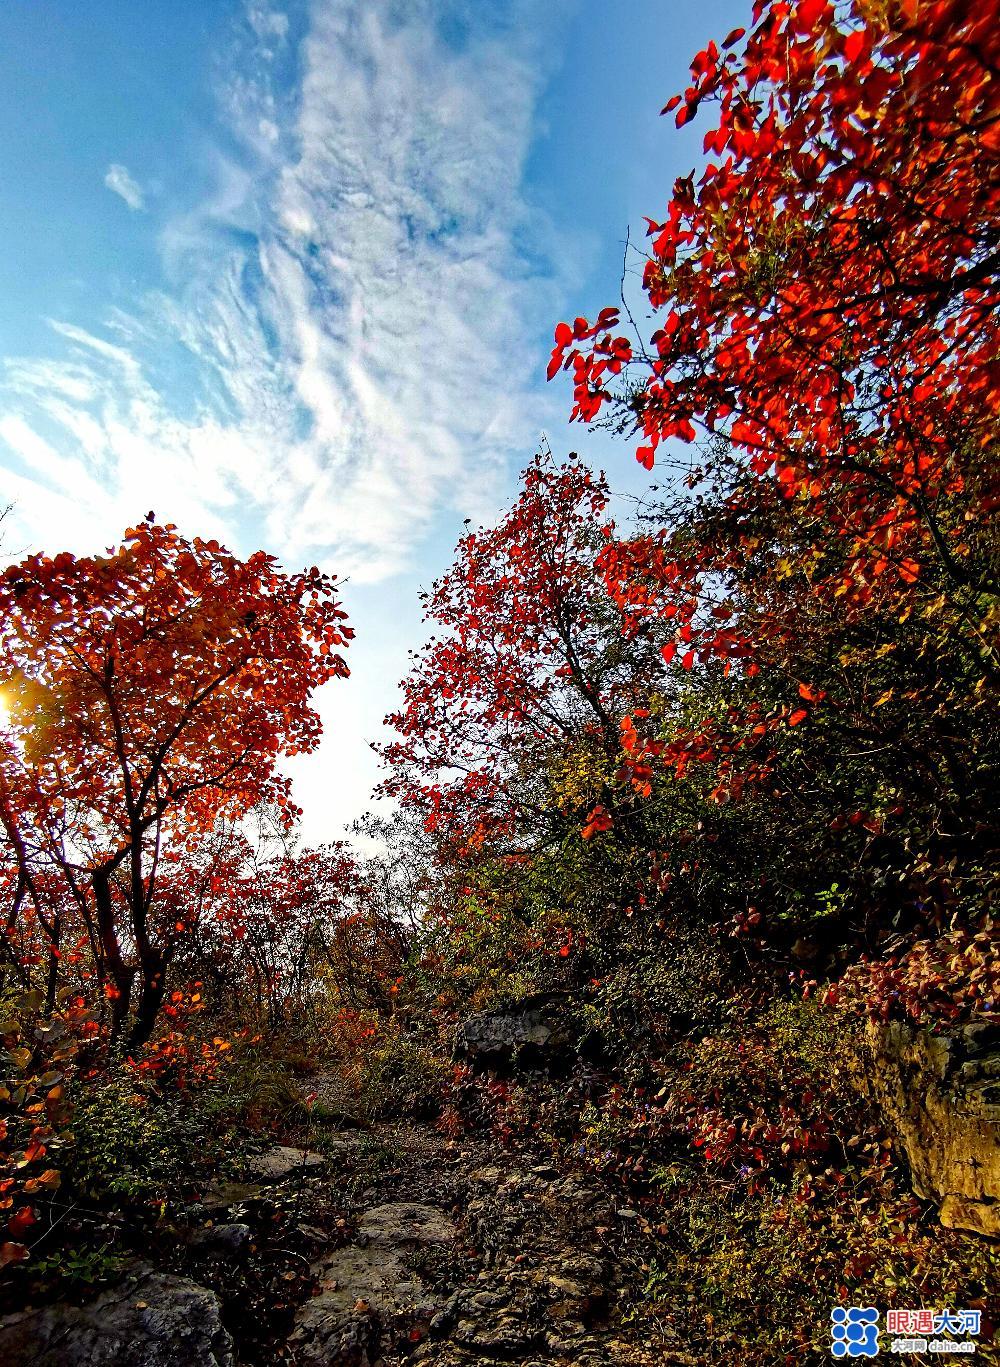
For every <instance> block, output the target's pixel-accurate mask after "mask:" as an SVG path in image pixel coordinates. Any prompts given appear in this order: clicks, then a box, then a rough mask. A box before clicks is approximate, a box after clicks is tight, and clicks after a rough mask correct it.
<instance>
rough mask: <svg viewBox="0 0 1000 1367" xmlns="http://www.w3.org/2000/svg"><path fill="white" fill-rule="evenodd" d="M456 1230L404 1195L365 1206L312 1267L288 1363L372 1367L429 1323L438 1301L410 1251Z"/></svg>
mask: <svg viewBox="0 0 1000 1367" xmlns="http://www.w3.org/2000/svg"><path fill="white" fill-rule="evenodd" d="M456 1232H457V1231H456V1229H455V1226H454V1225H453V1224H452V1222H451V1221H450V1220H449V1219H448V1218H447V1217H446V1216H445V1215H443V1214H442V1212H441V1211H440V1210H438V1209H436V1208H435V1207H434V1206H427V1205H421V1204H418V1203H416V1202H409V1201H403V1202H393V1203H391V1204H388V1205H382V1206H375V1207H373V1208H372V1209H371V1210H368V1211H366V1212H365V1213H364V1214H363V1215H362V1216H361V1219H360V1222H359V1224H358V1231H357V1240H356V1243H355V1244H352V1245H350V1246H348V1247H346V1248H338V1249H336V1250H335V1251H334V1252H333V1253H331V1254H329V1255H328V1256H327V1257H326V1258H324V1259H323V1261H322V1262H321V1263H319V1264H317V1266H316V1267H315V1268H314V1269H313V1270H314V1272H315V1273H316V1275H317V1277H318V1279H319V1288H318V1293H317V1294H316V1295H315V1296H313V1298H312V1299H311V1300H310V1301H308V1302H307V1303H306V1304H305V1305H304V1306H302V1307H301V1308H300V1310H299V1311H298V1313H297V1314H296V1316H295V1324H294V1328H293V1330H292V1334H291V1337H290V1339H289V1346H290V1347H291V1348H292V1350H293V1354H294V1361H295V1362H296V1363H299V1364H302V1367H325V1365H326V1364H328V1363H342V1364H344V1365H345V1367H371V1364H373V1363H375V1362H380V1361H381V1360H382V1355H383V1353H384V1352H385V1351H387V1350H388V1349H389V1348H391V1347H392V1346H394V1344H395V1343H397V1342H405V1341H406V1340H407V1338H408V1335H409V1334H410V1332H411V1331H412V1330H413V1329H414V1328H415V1327H418V1326H420V1325H424V1326H426V1325H427V1324H429V1323H430V1321H431V1320H432V1319H433V1317H434V1315H435V1314H436V1312H437V1310H438V1308H439V1306H438V1302H437V1301H436V1300H435V1298H434V1297H433V1296H432V1295H431V1294H430V1293H429V1292H428V1290H427V1288H426V1287H425V1286H424V1283H423V1282H422V1280H421V1279H420V1276H419V1275H418V1273H417V1272H416V1271H415V1270H414V1269H413V1267H412V1261H413V1257H414V1255H415V1254H419V1253H420V1252H422V1251H425V1250H427V1249H429V1248H431V1247H433V1246H434V1245H445V1244H448V1243H450V1242H451V1241H452V1240H453V1239H454V1238H455V1234H456ZM410 1346H412V1344H411V1345H410Z"/></svg>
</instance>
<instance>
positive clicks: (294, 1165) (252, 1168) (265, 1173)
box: [246, 1144, 326, 1182]
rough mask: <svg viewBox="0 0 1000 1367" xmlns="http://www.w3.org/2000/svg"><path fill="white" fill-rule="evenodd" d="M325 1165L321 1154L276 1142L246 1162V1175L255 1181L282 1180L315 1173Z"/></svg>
mask: <svg viewBox="0 0 1000 1367" xmlns="http://www.w3.org/2000/svg"><path fill="white" fill-rule="evenodd" d="M325 1166H326V1160H325V1159H324V1157H323V1155H322V1154H319V1153H310V1152H308V1150H303V1149H295V1148H292V1147H290V1146H289V1145H287V1144H278V1145H276V1146H275V1147H274V1148H273V1149H268V1150H267V1151H266V1153H258V1154H256V1155H255V1156H254V1157H253V1158H251V1159H250V1160H249V1161H248V1162H247V1164H246V1171H247V1175H248V1176H249V1177H250V1178H251V1180H255V1181H257V1182H284V1181H285V1180H286V1179H287V1178H289V1177H298V1176H300V1175H301V1174H303V1173H307V1172H308V1173H315V1172H317V1171H318V1170H319V1169H320V1168H323V1167H325Z"/></svg>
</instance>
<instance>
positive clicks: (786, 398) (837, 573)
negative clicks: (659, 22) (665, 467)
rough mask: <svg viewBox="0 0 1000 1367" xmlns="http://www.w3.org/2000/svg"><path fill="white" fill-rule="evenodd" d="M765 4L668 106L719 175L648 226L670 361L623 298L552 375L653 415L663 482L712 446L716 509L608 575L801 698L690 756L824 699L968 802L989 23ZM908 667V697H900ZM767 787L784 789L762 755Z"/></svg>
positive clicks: (991, 198) (696, 643)
mask: <svg viewBox="0 0 1000 1367" xmlns="http://www.w3.org/2000/svg"><path fill="white" fill-rule="evenodd" d="M753 15H754V27H753V30H752V32H751V33H750V34H749V35H748V36H745V35H744V33H743V30H737V31H735V32H734V33H733V34H731V35H730V36H729V38H728V39H727V40H726V41H725V43H723V44H722V46H721V48H720V47H719V46H718V45H717V44H715V43H711V44H709V46H708V47H707V48H706V49H705V50H704V51H702V52H700V53H699V54H698V55H697V57H696V58H695V60H694V62H693V63H692V83H691V85H690V86H689V88H688V89H687V90H686V91H685V92H684V94H683V95H682V96H676V97H675V98H674V99H672V100H671V101H670V103H669V104H668V105H667V110H675V109H676V110H677V111H678V112H677V123H678V125H682V124H685V123H687V122H688V121H689V120H690V119H692V118H693V117H694V116H695V114H696V113H697V112H698V111H699V110H703V109H705V108H708V107H714V108H715V109H716V111H717V118H716V119H715V120H714V121H713V124H712V126H711V127H710V128H709V130H708V132H707V133H706V135H705V141H704V147H705V153H706V157H707V158H708V160H707V163H706V165H705V166H704V169H703V171H702V173H701V174H700V176H699V177H698V178H697V180H696V179H695V175H694V174H692V175H690V176H685V177H681V178H680V179H678V180H677V181H676V183H675V185H674V190H673V195H672V197H671V199H670V202H669V204H668V206H667V209H666V212H665V214H663V215H662V216H661V217H660V218H658V219H657V220H650V226H649V232H650V237H651V239H652V246H651V251H650V255H649V257H648V259H647V260H646V262H645V268H644V276H643V284H644V289H645V292H646V295H647V298H648V301H649V303H650V305H651V306H652V308H653V310H654V312H655V313H656V314H657V315H658V323H659V325H658V327H657V328H656V331H655V332H654V333H653V334H652V337H651V338H650V341H649V346H648V349H645V350H644V349H641V344H640V347H639V348H638V349H637V348H636V347H634V346H633V345H632V344H631V343H630V342H629V341H628V339H627V338H624V337H617V336H615V335H614V329H615V327H616V326H617V323H618V313H617V311H616V310H604V312H603V313H602V314H601V315H600V316H599V317H598V319H597V321H596V323H595V324H593V325H591V323H590V322H588V320H587V319H585V318H578V319H577V320H576V322H575V323H574V324H573V325H572V326H570V325H569V324H566V323H560V324H559V326H558V327H557V329H556V336H555V347H554V350H553V354H552V360H551V362H550V367H549V374H550V376H552V375H554V374H555V373H556V372H557V371H558V370H559V368H560V367H565V368H567V369H569V370H571V371H572V372H573V376H574V383H575V404H574V410H573V416H574V417H575V418H577V419H579V420H583V421H593V420H595V419H597V418H599V417H600V416H601V414H602V413H603V414H604V415H605V416H606V417H608V418H609V420H611V421H612V422H614V423H616V424H619V425H621V424H622V423H625V424H626V425H629V424H631V425H633V426H634V428H635V429H636V430H637V431H638V432H640V433H641V444H640V446H639V448H638V451H637V453H636V454H637V457H638V459H639V460H640V462H641V463H642V464H643V465H645V466H646V467H647V468H652V467H653V464H654V460H655V459H656V458H657V456H658V455H662V454H663V453H664V452H666V451H670V452H671V453H672V455H676V452H677V450H678V448H677V445H676V444H677V443H678V442H681V443H685V442H686V443H691V442H694V441H695V440H696V438H699V437H700V438H701V441H700V448H701V449H700V453H699V456H698V458H697V460H698V462H700V463H697V464H696V463H694V462H692V463H691V464H689V465H688V466H687V482H688V484H689V485H690V486H691V487H692V488H695V489H697V491H698V493H699V495H700V497H699V499H698V500H696V501H693V502H691V503H689V505H688V507H687V509H686V510H685V512H684V514H683V516H682V517H681V518H680V520H679V524H678V522H677V521H674V522H672V523H671V525H670V526H665V527H664V528H663V529H662V530H661V531H660V532H659V533H654V534H651V535H648V536H643V537H639V538H634V539H631V540H630V541H628V542H622V543H616V544H611V545H609V547H608V549H607V551H606V553H605V556H604V557H603V560H602V567H603V569H604V571H605V573H606V574H607V576H608V583H609V588H610V591H611V592H612V593H613V595H614V596H615V597H616V599H617V601H618V602H619V604H620V606H621V607H622V610H623V611H624V612H625V614H626V616H628V617H630V618H631V619H632V620H633V621H635V620H641V619H643V618H644V617H655V618H658V619H663V620H667V621H670V622H671V623H672V625H673V627H674V628H675V634H674V638H673V639H672V640H671V641H670V642H668V643H667V644H666V646H665V650H664V655H665V658H666V660H667V662H668V663H670V662H671V661H674V660H675V659H676V663H677V664H679V665H683V666H685V667H686V668H688V669H690V668H691V667H692V666H693V665H694V664H695V663H696V662H701V663H703V664H704V663H708V662H710V661H712V660H716V659H722V660H724V661H725V662H726V667H727V668H731V667H732V665H733V664H734V663H738V664H740V665H741V667H742V668H743V670H745V672H746V673H747V674H749V675H753V674H755V673H757V672H758V671H759V669H761V668H762V667H768V668H769V669H770V670H771V672H772V674H777V675H778V676H779V678H780V679H781V683H782V686H783V687H784V690H785V697H784V703H783V706H781V705H779V706H778V707H774V706H773V704H774V703H775V701H776V700H775V698H774V697H773V696H772V697H771V698H770V699H769V700H765V704H764V707H763V709H761V708H760V707H756V708H751V709H749V710H748V711H747V712H746V713H745V714H744V715H743V716H742V717H740V718H736V717H733V716H731V715H730V716H728V717H727V718H726V719H725V723H724V724H722V723H720V721H719V719H718V718H710V719H708V720H707V721H706V724H705V725H704V726H701V727H699V728H697V729H696V730H695V731H692V732H690V733H689V734H687V735H685V736H676V737H674V738H672V740H671V741H670V743H669V744H667V745H666V746H664V747H660V750H661V752H662V753H665V754H666V755H667V756H668V757H669V758H670V759H671V760H673V761H674V762H675V763H678V764H680V765H681V766H684V765H686V764H687V763H688V762H689V761H690V760H691V758H692V757H695V758H702V759H711V760H713V761H718V760H719V758H720V756H722V755H726V756H729V755H731V754H732V753H733V751H734V750H735V749H736V748H737V747H740V746H743V747H744V748H749V749H753V750H755V751H756V752H757V754H758V759H759V757H760V751H761V749H762V747H761V745H760V744H759V743H758V741H757V740H756V739H755V737H756V736H757V735H760V734H765V733H769V732H771V731H772V730H773V729H774V727H775V726H777V725H781V726H783V725H786V724H790V725H798V724H800V723H801V722H803V721H804V720H805V719H806V718H807V717H809V716H811V715H812V713H813V710H814V708H815V707H816V706H817V705H819V704H820V703H823V702H824V700H826V703H827V706H829V707H836V708H838V709H839V710H840V716H839V718H838V725H840V726H842V727H844V728H846V729H853V730H854V732H855V733H856V734H857V736H858V737H859V738H862V739H863V740H864V741H865V744H866V745H868V746H870V747H871V748H872V751H873V753H881V752H882V751H884V750H885V749H887V748H888V749H891V750H893V751H894V752H895V753H896V754H898V755H899V756H900V757H902V756H903V755H904V754H906V752H907V751H909V754H908V760H909V762H910V763H911V764H914V765H916V766H917V767H918V769H919V770H920V771H921V772H922V776H923V781H924V782H929V783H932V784H934V785H935V786H941V785H944V786H946V787H951V788H961V787H962V786H963V784H964V785H965V786H966V787H967V788H968V787H970V786H971V787H975V783H974V781H973V780H971V779H970V777H969V755H970V754H971V753H972V752H973V751H974V749H975V746H974V745H973V744H972V743H971V742H970V741H969V735H970V734H971V731H970V726H969V724H968V721H967V714H970V713H978V714H979V715H980V721H982V716H983V710H984V707H985V706H986V705H987V704H988V700H989V698H990V697H991V696H992V695H993V693H994V692H995V688H996V684H997V680H998V673H1000V661H998V651H997V639H996V620H997V598H998V592H1000V572H998V565H997V560H996V538H995V536H994V534H993V518H994V516H995V512H996V508H997V506H998V504H1000V484H998V479H997V462H996V450H997V438H998V427H997V420H998V413H1000V361H998V357H1000V352H998V341H1000V330H998V322H997V319H998V309H997V305H998V302H1000V285H998V282H1000V179H998V176H997V165H998V152H1000V106H998V102H997V98H996V87H995V81H996V74H997V66H998V60H1000V24H998V23H997V19H998V16H997V13H996V7H995V6H994V5H991V4H987V5H973V4H969V3H966V2H965V0H907V2H906V3H899V4H891V5H873V4H869V3H867V0H856V3H850V4H839V5H834V4H831V3H827V0H799V3H796V4H792V3H787V2H786V0H757V3H756V4H755V6H754V11H753ZM744 37H745V42H743V41H742V40H743V39H744ZM664 112H666V111H664ZM619 375H620V376H622V377H623V381H622V384H623V387H621V388H619V387H617V384H618V382H616V381H615V379H614V377H615V376H619ZM682 465H683V462H682ZM893 624H896V625H895V626H894V625H893ZM899 624H904V625H903V626H902V627H900V625H899ZM887 652H888V653H890V654H894V656H895V660H896V663H897V666H898V668H899V669H900V670H905V671H907V674H908V675H909V677H908V678H907V679H906V685H908V686H904V687H903V688H899V689H898V690H893V689H892V688H891V687H888V686H887V680H886V674H885V668H884V665H882V666H880V665H879V664H878V661H879V659H880V658H883V657H884V655H885V654H886V653H887ZM841 665H844V666H845V667H846V668H853V671H854V678H853V680H852V681H850V682H848V681H846V680H845V678H844V676H843V671H841V674H840V678H839V685H838V686H836V687H835V684H837V675H838V669H840V666H841ZM819 673H822V674H823V675H824V678H822V679H820V678H818V677H817V675H818V674H819ZM890 682H891V681H890ZM894 696H895V697H896V698H897V702H896V703H894V704H893V705H892V706H890V707H888V708H887V711H886V712H884V713H879V714H878V718H879V720H874V718H875V708H876V707H878V706H880V705H883V704H885V703H887V702H889V700H890V699H892V698H893V697H894ZM908 714H913V715H916V716H917V717H918V718H919V719H920V720H921V724H922V726H923V732H924V734H921V735H915V734H913V725H912V720H911V715H908ZM632 748H633V751H635V750H636V746H635V745H633V747H632ZM932 752H933V754H932ZM731 763H732V761H731V759H729V758H726V759H724V760H723V764H724V765H731ZM751 770H752V772H753V773H754V774H755V775H757V776H761V777H763V778H768V779H769V778H770V774H771V770H770V766H769V763H768V760H767V756H764V759H763V762H757V761H755V762H754V763H753V764H752V765H751ZM731 791H732V788H731V785H728V784H723V785H721V786H720V792H722V793H728V792H731ZM975 819H979V818H978V817H976V818H975Z"/></svg>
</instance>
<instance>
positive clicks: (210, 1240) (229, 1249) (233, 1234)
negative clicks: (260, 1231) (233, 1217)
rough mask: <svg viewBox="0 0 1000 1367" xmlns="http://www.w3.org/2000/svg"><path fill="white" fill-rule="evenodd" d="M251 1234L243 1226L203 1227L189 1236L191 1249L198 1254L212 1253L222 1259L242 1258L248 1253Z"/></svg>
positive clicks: (246, 1226)
mask: <svg viewBox="0 0 1000 1367" xmlns="http://www.w3.org/2000/svg"><path fill="white" fill-rule="evenodd" d="M252 1242H253V1234H252V1233H251V1230H250V1226H249V1225H244V1224H231V1225H205V1226H203V1227H202V1228H201V1229H196V1230H195V1231H194V1233H193V1234H192V1236H191V1247H192V1248H193V1249H196V1250H197V1251H198V1252H199V1253H214V1254H216V1255H218V1256H221V1257H223V1258H243V1257H245V1256H246V1254H248V1253H249V1252H250V1246H251V1244H252Z"/></svg>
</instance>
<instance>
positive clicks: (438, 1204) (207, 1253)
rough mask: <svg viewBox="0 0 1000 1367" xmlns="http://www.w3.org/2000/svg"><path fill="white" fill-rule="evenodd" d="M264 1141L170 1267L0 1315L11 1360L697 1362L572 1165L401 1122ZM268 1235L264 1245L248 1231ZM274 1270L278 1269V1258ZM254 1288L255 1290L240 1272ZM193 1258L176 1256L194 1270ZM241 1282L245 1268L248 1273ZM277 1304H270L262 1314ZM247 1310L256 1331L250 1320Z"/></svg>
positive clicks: (231, 1365)
mask: <svg viewBox="0 0 1000 1367" xmlns="http://www.w3.org/2000/svg"><path fill="white" fill-rule="evenodd" d="M318 1147H319V1148H320V1149H321V1152H315V1153H310V1152H306V1151H305V1150H299V1149H296V1148H291V1147H287V1148H277V1149H274V1150H272V1151H270V1152H269V1153H266V1154H263V1155H261V1156H260V1157H258V1158H257V1159H256V1160H254V1161H253V1162H252V1163H251V1164H250V1165H249V1166H248V1169H247V1171H246V1172H245V1173H244V1174H242V1176H243V1178H244V1179H245V1180H242V1181H238V1182H228V1183H220V1184H218V1185H217V1186H216V1187H215V1188H213V1189H212V1190H210V1191H209V1192H207V1193H206V1194H205V1197H204V1200H203V1205H202V1208H201V1210H200V1211H199V1212H196V1215H197V1216H198V1219H199V1222H198V1224H197V1225H196V1227H194V1228H193V1229H192V1230H190V1231H188V1233H187V1234H186V1235H185V1236H184V1240H183V1242H184V1246H185V1249H186V1251H187V1254H188V1260H187V1263H186V1264H184V1265H183V1266H182V1268H179V1269H178V1271H177V1272H172V1271H170V1270H166V1271H164V1270H162V1269H160V1268H156V1269H153V1268H152V1267H147V1266H141V1265H140V1266H137V1267H136V1268H135V1269H134V1270H133V1272H132V1274H131V1276H130V1277H129V1279H127V1280H126V1281H125V1283H124V1284H123V1285H121V1286H119V1287H117V1288H115V1289H113V1290H111V1291H108V1292H106V1293H104V1295H103V1296H102V1297H99V1298H98V1299H97V1300H96V1301H95V1300H92V1301H91V1302H90V1303H89V1304H85V1305H82V1306H79V1307H74V1306H66V1305H62V1306H54V1307H47V1308H44V1309H40V1310H37V1311H33V1312H26V1313H25V1314H24V1315H21V1316H19V1317H16V1318H15V1319H14V1320H13V1321H8V1322H7V1323H6V1324H5V1325H3V1326H0V1361H3V1362H4V1363H5V1364H6V1363H9V1364H11V1367H20V1364H31V1365H32V1367H83V1364H84V1363H86V1364H87V1365H88V1367H91V1364H93V1365H94V1367H102V1365H103V1364H107V1365H108V1367H110V1365H111V1364H114V1365H115V1367H239V1364H241V1363H245V1362H252V1363H257V1362H287V1363H291V1364H296V1367H326V1365H327V1364H343V1365H344V1367H403V1364H408V1363H413V1364H426V1365H427V1367H471V1365H472V1364H489V1363H496V1364H503V1363H516V1364H518V1365H519V1367H646V1365H647V1364H649V1367H652V1364H657V1365H658V1367H659V1365H660V1364H664V1365H665V1364H669V1363H676V1364H681V1363H693V1362H696V1361H697V1360H698V1359H697V1358H696V1357H695V1356H692V1355H690V1354H688V1353H685V1352H683V1351H681V1349H680V1347H679V1346H678V1345H677V1344H676V1343H671V1342H670V1341H669V1340H666V1339H665V1338H664V1333H663V1328H662V1326H651V1325H648V1324H647V1325H644V1324H642V1323H639V1322H634V1321H633V1320H632V1319H631V1318H630V1316H629V1315H628V1307H629V1304H630V1303H634V1288H632V1287H630V1286H629V1283H628V1277H627V1275H626V1273H625V1269H626V1268H627V1267H629V1266H631V1264H630V1262H629V1259H628V1257H627V1244H628V1234H629V1219H628V1215H629V1213H628V1212H620V1211H616V1209H615V1206H614V1203H613V1201H612V1200H611V1199H610V1196H609V1194H608V1193H607V1192H606V1191H604V1190H603V1189H602V1188H601V1186H600V1185H599V1183H597V1182H596V1181H595V1180H594V1179H592V1178H590V1177H589V1176H584V1175H579V1174H566V1173H561V1172H559V1171H558V1170H557V1169H555V1168H554V1167H551V1166H549V1165H548V1164H545V1163H538V1162H533V1161H532V1160H531V1159H530V1158H527V1157H524V1156H518V1155H511V1154H506V1153H497V1151H496V1150H495V1149H493V1148H491V1147H489V1146H487V1145H485V1144H483V1143H482V1142H481V1141H475V1140H470V1141H458V1142H454V1141H448V1140H446V1139H445V1138H444V1137H442V1136H441V1135H439V1134H437V1133H435V1132H434V1131H433V1130H430V1129H425V1128H421V1127H419V1126H413V1125H406V1124H399V1125H383V1126H380V1127H379V1128H378V1129H377V1130H375V1131H374V1132H364V1131H344V1132H341V1133H339V1134H333V1135H328V1136H326V1137H325V1139H324V1142H323V1143H322V1144H321V1145H319V1146H318ZM269 1223H270V1224H271V1225H273V1226H274V1227H275V1228H280V1230H281V1234H280V1236H275V1240H274V1246H273V1247H270V1246H268V1245H267V1238H268V1237H269V1236H268V1235H267V1233H266V1230H265V1226H267V1225H268V1224H269ZM279 1254H280V1255H282V1257H283V1259H284V1261H281V1262H277V1263H276V1260H277V1259H278V1255H279ZM255 1258H262V1259H263V1260H264V1261H268V1260H269V1262H270V1263H271V1264H276V1265H277V1266H278V1267H280V1268H281V1269H283V1270H280V1271H277V1272H275V1271H274V1270H273V1269H272V1280H271V1281H270V1282H268V1283H267V1285H266V1287H265V1291H264V1295H263V1299H262V1296H261V1286H260V1285H257V1286H256V1292H255V1294H254V1295H252V1296H251V1294H250V1293H249V1291H248V1292H246V1294H243V1293H241V1289H240V1288H241V1286H243V1285H247V1286H249V1285H250V1279H249V1277H248V1272H247V1264H248V1263H250V1264H252V1263H253V1260H254V1259H255ZM192 1259H193V1260H194V1261H193V1266H192V1262H191V1260H192ZM258 1281H259V1279H258ZM278 1295H280V1296H281V1297H282V1300H281V1302H280V1308H281V1313H280V1314H277V1315H274V1314H272V1313H271V1312H272V1311H273V1308H274V1301H275V1297H276V1296H278ZM255 1315H256V1316H257V1317H258V1318H260V1316H261V1315H263V1317H264V1319H266V1320H267V1325H268V1327H267V1328H266V1331H265V1329H264V1328H263V1327H262V1326H261V1324H259V1323H255V1322H254V1316H255Z"/></svg>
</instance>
